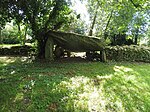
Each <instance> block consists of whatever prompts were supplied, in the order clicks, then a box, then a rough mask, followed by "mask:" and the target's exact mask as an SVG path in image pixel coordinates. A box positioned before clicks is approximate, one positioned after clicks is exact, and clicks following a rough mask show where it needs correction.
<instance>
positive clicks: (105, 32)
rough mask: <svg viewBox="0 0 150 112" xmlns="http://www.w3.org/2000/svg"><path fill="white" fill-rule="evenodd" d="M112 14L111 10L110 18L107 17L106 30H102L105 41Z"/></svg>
mask: <svg viewBox="0 0 150 112" xmlns="http://www.w3.org/2000/svg"><path fill="white" fill-rule="evenodd" d="M112 14H113V10H112V11H111V13H110V17H109V19H108V22H107V24H106V28H105V30H104V39H105V40H106V39H107V29H108V26H109V23H110V20H111V18H112Z"/></svg>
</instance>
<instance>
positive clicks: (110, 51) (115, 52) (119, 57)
mask: <svg viewBox="0 0 150 112" xmlns="http://www.w3.org/2000/svg"><path fill="white" fill-rule="evenodd" d="M106 55H107V58H108V59H110V60H116V61H141V62H150V48H149V47H144V46H107V47H106Z"/></svg>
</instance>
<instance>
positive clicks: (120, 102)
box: [0, 57, 150, 112]
mask: <svg viewBox="0 0 150 112" xmlns="http://www.w3.org/2000/svg"><path fill="white" fill-rule="evenodd" d="M0 112H150V64H148V63H128V62H120V63H118V62H108V63H101V62H84V61H77V62H73V61H72V62H70V61H69V62H53V63H47V62H30V60H28V59H26V58H25V57H21V58H20V57H15V58H13V57H0Z"/></svg>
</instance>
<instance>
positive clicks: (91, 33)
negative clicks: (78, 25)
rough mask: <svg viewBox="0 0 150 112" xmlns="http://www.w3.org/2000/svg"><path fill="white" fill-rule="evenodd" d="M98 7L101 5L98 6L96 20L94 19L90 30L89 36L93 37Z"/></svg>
mask: <svg viewBox="0 0 150 112" xmlns="http://www.w3.org/2000/svg"><path fill="white" fill-rule="evenodd" d="M98 7H99V5H97V7H96V12H95V15H94V18H93V21H92V25H91V28H90V31H89V36H92V35H93V29H94V25H95V23H96V17H97V11H98Z"/></svg>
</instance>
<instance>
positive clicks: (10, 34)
mask: <svg viewBox="0 0 150 112" xmlns="http://www.w3.org/2000/svg"><path fill="white" fill-rule="evenodd" d="M1 33H2V34H1V39H2V40H1V42H2V43H4V44H18V43H20V40H19V38H18V30H17V28H16V26H11V25H10V24H8V25H7V28H5V29H3V30H2V31H1Z"/></svg>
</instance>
